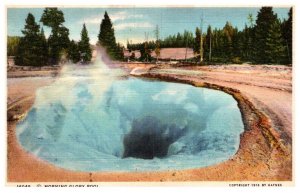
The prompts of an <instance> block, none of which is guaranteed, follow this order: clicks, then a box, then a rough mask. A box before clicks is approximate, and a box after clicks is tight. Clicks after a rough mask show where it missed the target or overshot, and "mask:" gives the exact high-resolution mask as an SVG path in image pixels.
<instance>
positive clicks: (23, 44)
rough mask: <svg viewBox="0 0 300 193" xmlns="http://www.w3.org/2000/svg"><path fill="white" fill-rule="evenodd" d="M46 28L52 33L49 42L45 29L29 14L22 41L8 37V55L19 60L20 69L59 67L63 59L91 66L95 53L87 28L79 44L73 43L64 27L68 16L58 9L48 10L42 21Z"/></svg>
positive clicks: (83, 29) (44, 12)
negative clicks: (89, 63)
mask: <svg viewBox="0 0 300 193" xmlns="http://www.w3.org/2000/svg"><path fill="white" fill-rule="evenodd" d="M40 22H41V23H42V24H43V26H45V27H49V28H50V29H51V33H50V35H49V37H48V39H47V38H46V37H45V34H44V29H43V27H40V25H38V24H37V22H36V20H35V17H34V16H33V15H32V14H31V13H28V15H27V18H26V19H25V26H24V29H23V30H22V34H23V36H22V37H8V42H7V55H9V56H10V55H13V56H15V63H16V65H24V66H44V65H57V64H58V63H59V62H60V59H61V58H62V57H63V56H66V57H67V58H68V59H69V60H71V61H72V62H74V63H76V62H79V61H82V62H85V63H87V62H89V61H90V60H91V58H92V50H91V46H90V43H89V41H90V40H89V37H88V32H87V29H86V26H85V24H83V27H82V31H81V39H80V41H79V42H75V41H74V40H71V41H70V39H69V29H68V28H66V27H65V26H64V25H63V23H64V22H65V19H64V14H63V12H62V11H61V10H59V9H57V8H45V9H44V11H43V14H42V16H41V18H40Z"/></svg>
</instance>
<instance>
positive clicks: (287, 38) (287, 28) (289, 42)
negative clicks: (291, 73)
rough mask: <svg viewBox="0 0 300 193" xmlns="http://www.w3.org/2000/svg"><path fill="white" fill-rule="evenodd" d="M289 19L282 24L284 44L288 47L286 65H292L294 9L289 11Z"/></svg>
mask: <svg viewBox="0 0 300 193" xmlns="http://www.w3.org/2000/svg"><path fill="white" fill-rule="evenodd" d="M288 15H289V18H288V20H285V21H284V22H283V23H282V32H283V37H284V44H285V45H286V55H287V56H286V60H285V63H288V64H291V63H292V56H293V53H292V51H293V8H290V10H289V13H288Z"/></svg>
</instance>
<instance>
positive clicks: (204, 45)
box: [127, 7, 293, 64]
mask: <svg viewBox="0 0 300 193" xmlns="http://www.w3.org/2000/svg"><path fill="white" fill-rule="evenodd" d="M292 12H293V10H292V8H290V10H289V13H288V19H287V20H286V19H284V20H283V21H281V20H280V19H279V18H278V16H277V14H275V13H274V12H273V9H272V7H262V8H261V9H260V10H259V11H258V14H257V19H256V21H255V22H254V19H253V16H252V15H249V17H248V20H249V22H250V25H249V26H247V25H245V27H244V29H242V30H238V28H237V27H233V26H232V24H231V23H230V22H226V24H225V26H224V27H223V28H221V29H217V28H215V29H212V27H211V26H210V25H209V26H208V28H207V31H206V32H201V29H200V28H198V27H197V28H196V29H195V35H193V34H192V33H191V32H188V31H185V32H184V33H183V34H180V33H177V35H171V36H168V37H166V38H164V39H163V40H159V45H160V48H177V47H188V48H193V50H194V53H195V55H196V56H195V58H193V60H194V61H200V57H202V58H203V61H204V62H207V63H216V62H217V63H242V62H252V63H259V64H275V63H276V64H291V63H292V15H293V13H292ZM156 44H157V42H156V41H147V42H143V43H137V44H131V43H129V42H128V43H127V49H129V51H131V50H140V52H141V58H140V59H141V60H144V59H145V55H147V54H148V53H151V50H153V49H154V48H155V45H156Z"/></svg>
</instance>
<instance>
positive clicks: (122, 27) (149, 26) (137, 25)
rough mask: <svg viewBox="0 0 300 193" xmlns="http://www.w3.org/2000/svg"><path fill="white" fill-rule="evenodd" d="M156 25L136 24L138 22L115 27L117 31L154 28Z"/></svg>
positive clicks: (120, 24)
mask: <svg viewBox="0 0 300 193" xmlns="http://www.w3.org/2000/svg"><path fill="white" fill-rule="evenodd" d="M153 27H154V25H152V24H151V23H148V22H144V23H136V22H130V23H119V24H116V25H114V29H115V30H124V29H127V28H153Z"/></svg>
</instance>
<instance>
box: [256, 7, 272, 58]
mask: <svg viewBox="0 0 300 193" xmlns="http://www.w3.org/2000/svg"><path fill="white" fill-rule="evenodd" d="M276 19H277V16H276V15H275V14H274V12H273V10H272V7H262V8H261V9H260V10H259V12H258V15H257V19H256V26H255V40H254V42H255V52H254V60H255V61H256V62H258V63H264V64H265V63H269V62H271V61H270V58H271V57H272V53H271V52H270V51H268V49H269V48H270V46H268V45H267V38H269V39H270V37H269V35H268V32H269V31H270V30H271V27H272V25H273V24H274V22H275V21H276Z"/></svg>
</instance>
